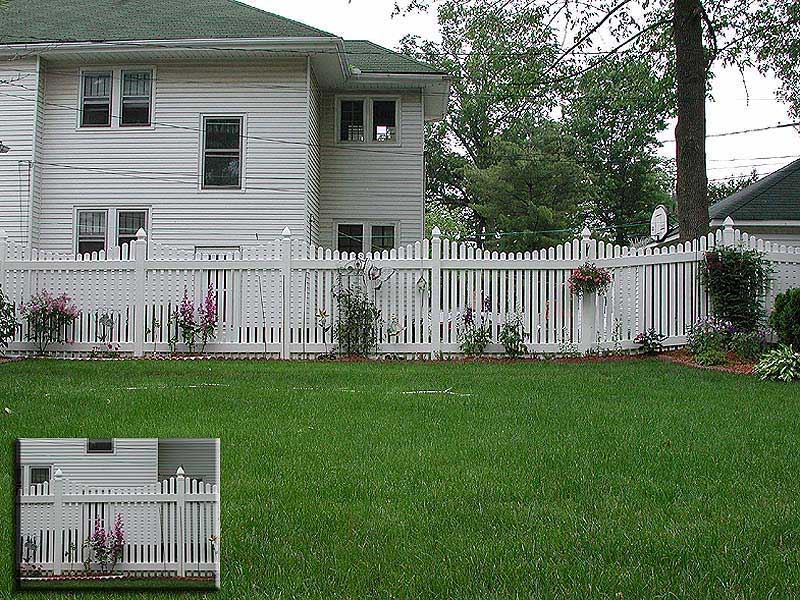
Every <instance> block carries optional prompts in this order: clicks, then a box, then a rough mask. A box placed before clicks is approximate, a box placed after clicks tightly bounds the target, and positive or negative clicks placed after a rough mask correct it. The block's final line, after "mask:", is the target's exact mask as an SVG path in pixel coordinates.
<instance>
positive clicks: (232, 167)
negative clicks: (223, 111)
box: [203, 117, 242, 188]
mask: <svg viewBox="0 0 800 600" xmlns="http://www.w3.org/2000/svg"><path fill="white" fill-rule="evenodd" d="M241 166H242V119H241V117H233V118H231V117H225V118H206V119H205V123H204V135H203V187H204V188H212V187H222V188H241V187H242V171H241Z"/></svg>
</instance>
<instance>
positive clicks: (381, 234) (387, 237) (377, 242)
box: [370, 225, 394, 252]
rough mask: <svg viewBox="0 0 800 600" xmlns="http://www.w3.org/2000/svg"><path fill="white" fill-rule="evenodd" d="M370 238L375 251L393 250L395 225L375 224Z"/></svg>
mask: <svg viewBox="0 0 800 600" xmlns="http://www.w3.org/2000/svg"><path fill="white" fill-rule="evenodd" d="M370 239H371V243H370V245H371V247H372V251H373V252H380V251H382V250H391V249H392V248H394V225H373V226H372V231H371V236H370Z"/></svg>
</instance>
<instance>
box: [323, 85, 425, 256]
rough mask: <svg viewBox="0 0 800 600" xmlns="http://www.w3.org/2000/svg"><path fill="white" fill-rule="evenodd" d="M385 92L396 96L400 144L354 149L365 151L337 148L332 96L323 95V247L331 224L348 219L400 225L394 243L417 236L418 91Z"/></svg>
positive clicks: (420, 141)
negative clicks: (399, 107)
mask: <svg viewBox="0 0 800 600" xmlns="http://www.w3.org/2000/svg"><path fill="white" fill-rule="evenodd" d="M351 93H352V92H351ZM370 93H374V92H370ZM387 93H389V94H395V93H397V94H399V95H400V99H401V116H400V145H397V146H388V145H387V146H379V145H375V144H364V145H363V146H358V148H362V149H363V150H368V151H366V152H365V151H363V150H355V151H353V150H350V148H352V147H353V146H337V145H336V139H335V130H336V127H335V119H336V107H335V98H336V95H335V94H334V93H325V94H324V95H323V99H322V131H321V140H322V157H321V199H320V243H321V244H322V245H323V246H330V245H333V243H334V236H333V229H334V223H336V222H341V221H348V220H352V221H373V222H375V221H381V222H395V223H397V225H398V227H399V230H398V232H397V242H398V243H399V244H408V243H411V242H414V241H416V240H419V239H421V237H422V227H423V223H422V214H423V177H422V165H423V158H422V151H423V116H422V97H421V94H420V92H419V91H407V92H387ZM352 94H357V93H352Z"/></svg>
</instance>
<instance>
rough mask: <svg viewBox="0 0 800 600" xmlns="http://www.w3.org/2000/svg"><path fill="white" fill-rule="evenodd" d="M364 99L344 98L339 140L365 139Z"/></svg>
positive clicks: (355, 140) (341, 108) (361, 140)
mask: <svg viewBox="0 0 800 600" xmlns="http://www.w3.org/2000/svg"><path fill="white" fill-rule="evenodd" d="M364 129H365V127H364V101H363V100H342V103H341V106H340V118H339V140H340V141H342V142H363V141H364Z"/></svg>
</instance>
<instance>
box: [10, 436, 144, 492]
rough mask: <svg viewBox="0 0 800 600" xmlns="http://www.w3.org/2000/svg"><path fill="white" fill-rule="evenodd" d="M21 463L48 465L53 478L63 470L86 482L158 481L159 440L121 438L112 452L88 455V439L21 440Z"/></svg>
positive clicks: (106, 484) (67, 475)
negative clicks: (57, 471) (58, 471)
mask: <svg viewBox="0 0 800 600" xmlns="http://www.w3.org/2000/svg"><path fill="white" fill-rule="evenodd" d="M19 465H20V467H23V468H26V467H29V466H49V467H50V476H51V477H52V476H53V475H54V474H55V471H56V469H61V472H62V474H63V477H64V478H65V479H69V480H70V481H74V482H77V483H82V484H86V485H97V486H104V487H135V486H140V485H145V484H149V483H155V482H156V481H157V475H158V440H157V439H155V438H137V439H134V438H118V439H115V440H114V453H113V454H87V453H86V438H62V439H59V438H53V439H44V438H27V439H21V440H19ZM25 477H26V478H27V474H26V475H25ZM26 482H27V479H26Z"/></svg>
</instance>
